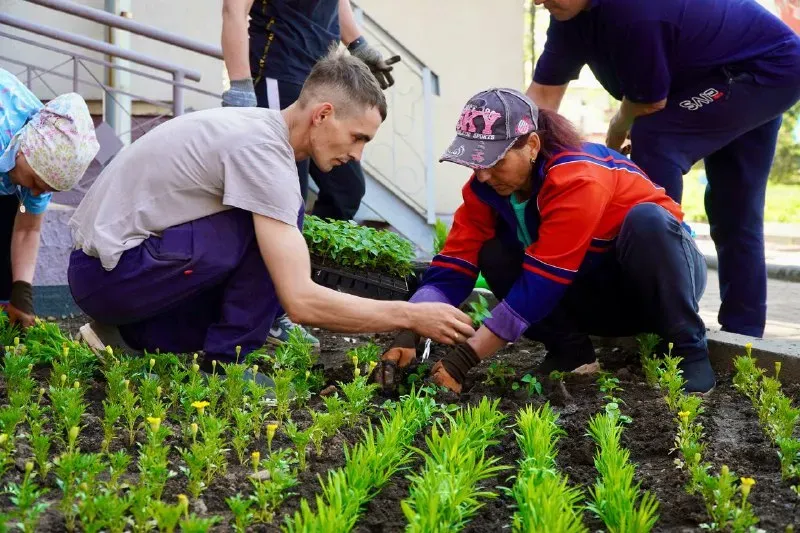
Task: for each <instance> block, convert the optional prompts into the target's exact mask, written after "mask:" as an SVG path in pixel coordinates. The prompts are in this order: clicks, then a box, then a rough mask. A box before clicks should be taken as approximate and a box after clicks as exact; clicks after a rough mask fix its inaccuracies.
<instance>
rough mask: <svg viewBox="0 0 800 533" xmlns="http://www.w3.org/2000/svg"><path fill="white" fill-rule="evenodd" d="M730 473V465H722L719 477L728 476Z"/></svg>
mask: <svg viewBox="0 0 800 533" xmlns="http://www.w3.org/2000/svg"><path fill="white" fill-rule="evenodd" d="M729 473H730V470H729V469H728V465H722V468H721V469H720V471H719V475H720V476H727V475H728V474H729Z"/></svg>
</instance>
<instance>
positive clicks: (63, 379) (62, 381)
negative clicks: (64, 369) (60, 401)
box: [59, 374, 67, 387]
mask: <svg viewBox="0 0 800 533" xmlns="http://www.w3.org/2000/svg"><path fill="white" fill-rule="evenodd" d="M59 379H61V386H62V387H63V386H64V383H66V382H67V375H66V374H61V378H59Z"/></svg>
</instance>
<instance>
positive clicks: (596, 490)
mask: <svg viewBox="0 0 800 533" xmlns="http://www.w3.org/2000/svg"><path fill="white" fill-rule="evenodd" d="M588 435H589V436H590V437H591V438H592V440H594V441H595V443H596V444H597V448H598V450H597V455H595V460H594V464H595V468H596V469H597V472H598V473H599V474H600V477H599V478H598V479H597V481H596V482H595V484H594V486H593V487H591V488H590V490H589V492H590V494H591V501H590V503H589V505H587V508H588V509H589V510H590V511H591V512H593V513H594V514H595V515H597V517H598V518H599V519H600V520H602V521H603V523H604V524H605V525H606V527H607V528H608V530H609V531H620V532H622V531H625V532H631V533H633V532H647V531H650V530H651V529H652V528H653V526H654V525H655V523H656V521H657V520H658V500H656V498H655V496H654V495H653V494H651V493H650V492H644V493H642V492H641V490H640V484H638V483H635V482H634V471H635V469H634V466H633V464H632V463H631V462H630V452H629V451H628V450H626V449H625V448H623V447H622V425H621V423H620V420H619V417H618V415H617V414H615V413H614V412H609V411H606V412H603V413H598V414H596V415H594V416H593V417H592V418H591V420H590V421H589V432H588Z"/></svg>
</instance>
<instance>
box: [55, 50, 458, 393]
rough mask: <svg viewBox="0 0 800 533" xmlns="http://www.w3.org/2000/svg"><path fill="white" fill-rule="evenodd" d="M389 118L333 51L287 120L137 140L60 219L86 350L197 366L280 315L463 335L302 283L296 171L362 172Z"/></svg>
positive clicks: (355, 70)
mask: <svg viewBox="0 0 800 533" xmlns="http://www.w3.org/2000/svg"><path fill="white" fill-rule="evenodd" d="M385 118H386V100H385V98H384V95H383V92H382V90H381V88H380V86H379V85H378V83H377V81H376V80H375V77H374V76H373V75H372V74H371V73H370V71H369V69H368V68H367V67H366V65H364V63H362V62H361V61H359V60H357V59H355V58H352V57H350V56H348V55H347V54H340V53H338V52H336V51H334V52H332V53H331V54H330V55H329V56H326V57H325V58H323V59H321V60H320V61H319V62H318V63H317V65H316V66H315V67H314V69H313V70H312V71H311V74H310V75H309V77H308V79H307V80H306V83H305V85H303V90H302V91H301V93H300V98H298V100H297V102H295V103H294V104H292V105H290V106H289V107H287V108H286V109H284V110H282V111H275V110H271V109H261V108H255V107H249V108H247V107H240V108H227V109H226V108H218V109H208V110H203V111H196V112H194V113H189V114H187V115H183V116H180V117H176V118H173V119H172V120H169V121H167V122H165V123H164V124H161V125H159V126H158V127H157V128H154V129H153V130H151V131H150V132H148V133H147V134H146V135H144V136H142V137H141V138H140V139H138V140H137V141H136V142H134V143H133V144H131V146H129V147H128V148H126V149H125V150H123V151H122V152H120V153H119V154H118V155H117V156H116V157H115V158H114V160H113V161H111V163H110V164H109V165H108V166H106V168H105V169H104V170H103V172H102V174H100V176H99V177H98V179H97V180H96V181H95V182H94V184H93V185H92V187H91V189H90V190H89V192H88V193H87V194H86V196H85V197H84V199H83V200H82V201H81V203H80V205H79V206H78V208H77V209H76V210H75V214H74V216H73V217H72V219H71V220H70V226H71V228H72V233H73V238H74V241H75V246H76V249H75V250H74V251H73V252H72V254H71V256H70V261H69V270H68V273H67V275H68V280H69V286H70V290H71V291H72V295H73V297H74V299H75V302H76V303H77V304H78V306H79V307H80V308H81V309H82V310H83V311H84V312H85V313H86V314H87V315H89V316H90V317H91V318H92V319H93V321H92V322H90V323H88V324H85V325H84V326H82V327H81V328H80V332H81V335H82V337H83V338H84V339H85V340H86V342H87V343H89V345H90V346H92V348H94V349H96V350H103V349H105V347H107V346H109V345H111V346H117V347H120V346H121V347H122V348H123V349H126V350H128V351H131V350H135V351H139V350H148V351H153V350H155V349H161V350H162V351H171V352H176V353H187V352H188V353H191V352H197V351H200V350H202V351H203V352H204V354H205V355H204V360H203V365H205V366H204V368H205V369H207V370H210V369H211V368H212V366H211V365H213V361H215V360H216V361H221V362H226V363H227V362H232V361H236V360H237V357H239V356H240V355H241V356H242V357H244V356H246V355H247V354H248V353H250V352H252V351H253V350H257V349H259V348H261V347H262V346H263V345H264V343H265V342H266V340H267V335H268V333H269V328H270V325H271V324H272V323H273V321H274V319H275V315H276V314H277V312H278V308H279V307H280V306H282V307H283V309H286V311H287V312H288V313H289V316H290V317H291V318H292V320H296V321H298V322H302V323H304V324H311V325H314V326H320V327H325V328H327V329H330V330H333V331H342V332H378V331H392V330H396V329H406V328H408V329H412V330H414V331H416V332H417V333H419V334H420V335H426V336H430V337H433V338H435V339H437V340H438V341H440V342H445V343H448V342H450V343H453V342H460V341H463V340H464V339H466V338H467V337H468V336H469V335H470V334H471V333H472V332H473V330H472V328H471V327H470V326H469V317H467V316H466V315H465V314H464V313H462V312H461V311H459V310H458V309H456V308H455V307H452V306H451V305H447V304H442V303H430V304H427V303H426V304H410V303H408V302H388V301H376V300H368V299H364V298H357V297H355V296H351V295H347V294H343V293H339V292H337V291H333V290H330V289H327V288H324V287H322V286H320V285H318V284H316V283H314V282H313V281H312V279H311V266H310V259H309V255H308V248H307V247H306V242H305V239H304V238H303V235H302V233H301V232H300V227H302V219H303V201H302V198H301V196H300V185H299V183H298V180H297V166H296V165H295V162H296V161H298V160H302V159H305V158H307V157H311V158H313V160H314V163H315V164H316V165H317V166H318V167H319V168H321V169H324V170H326V171H327V170H330V169H332V168H334V167H335V166H337V165H341V164H342V161H346V160H358V159H359V158H360V157H361V154H362V151H363V150H364V145H365V144H366V143H367V142H368V141H369V140H370V139H372V138H373V137H374V136H375V133H376V131H377V129H378V127H379V126H380V124H381V123H382V121H383V120H384V119H385ZM133 178H135V179H133ZM239 348H241V353H239ZM240 360H241V359H240ZM257 379H259V378H257Z"/></svg>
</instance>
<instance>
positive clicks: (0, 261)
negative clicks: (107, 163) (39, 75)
mask: <svg viewBox="0 0 800 533" xmlns="http://www.w3.org/2000/svg"><path fill="white" fill-rule="evenodd" d="M99 147H100V146H99V144H98V142H97V138H96V137H95V133H94V124H93V123H92V117H91V115H90V114H89V109H88V108H87V107H86V102H84V100H83V98H81V97H80V96H79V95H77V94H75V93H69V94H63V95H61V96H59V97H57V98H54V99H53V100H50V101H49V102H48V103H47V104H46V105H43V104H42V102H40V101H39V99H38V98H36V96H34V95H33V93H32V92H31V91H29V90H28V88H27V87H25V85H23V84H22V82H21V81H20V80H19V79H17V78H16V77H15V76H14V75H13V74H11V73H10V72H7V71H5V70H3V69H0V250H2V256H0V301H5V300H7V301H8V303H7V304H6V305H5V307H6V312H7V313H8V316H9V318H10V320H11V322H13V323H17V322H18V323H20V324H21V325H22V326H23V327H28V326H30V325H32V324H33V320H34V316H35V314H34V309H33V290H32V287H31V283H32V282H33V273H34V270H35V267H36V257H37V256H38V253H39V234H40V231H41V226H42V218H43V217H44V212H45V210H46V209H47V205H48V204H49V203H50V197H51V193H52V192H53V191H66V190H68V189H71V188H72V187H73V186H74V185H75V184H77V183H78V181H79V180H80V179H81V177H82V176H83V174H84V172H86V168H87V167H88V166H89V163H91V162H92V159H94V156H95V155H96V154H97V151H98V149H99Z"/></svg>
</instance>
